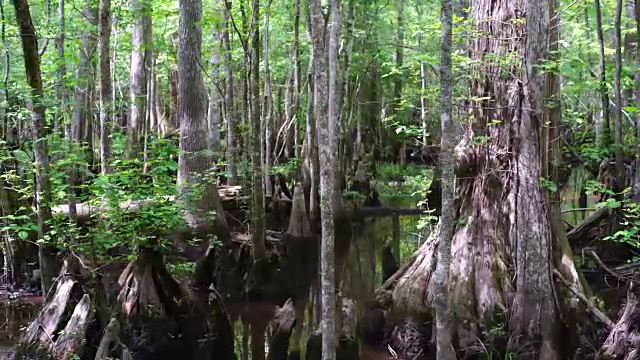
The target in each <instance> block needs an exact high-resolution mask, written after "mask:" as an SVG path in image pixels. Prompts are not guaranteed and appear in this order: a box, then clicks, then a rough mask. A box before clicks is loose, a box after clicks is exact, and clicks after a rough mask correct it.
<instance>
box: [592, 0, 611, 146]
mask: <svg viewBox="0 0 640 360" xmlns="http://www.w3.org/2000/svg"><path fill="white" fill-rule="evenodd" d="M594 5H595V12H596V34H597V36H598V54H599V56H598V59H599V61H598V81H599V86H598V87H599V89H598V92H599V93H600V106H601V109H600V111H602V116H601V117H597V118H596V119H598V120H599V121H597V122H596V134H598V133H600V134H601V135H600V139H599V140H600V141H599V142H598V145H599V146H601V147H606V146H608V145H609V144H610V143H611V126H610V124H609V123H610V118H611V116H610V115H609V90H608V89H607V74H606V64H605V55H604V33H603V30H602V11H601V9H600V0H594ZM598 130H599V131H598Z"/></svg>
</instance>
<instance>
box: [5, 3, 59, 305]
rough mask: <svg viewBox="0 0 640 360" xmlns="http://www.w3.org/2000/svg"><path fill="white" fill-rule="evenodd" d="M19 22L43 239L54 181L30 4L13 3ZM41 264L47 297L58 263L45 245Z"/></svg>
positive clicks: (49, 214)
mask: <svg viewBox="0 0 640 360" xmlns="http://www.w3.org/2000/svg"><path fill="white" fill-rule="evenodd" d="M14 7H15V14H16V21H17V23H18V28H19V30H20V39H21V40H22V51H23V53H24V66H25V70H26V74H27V82H28V84H29V87H30V88H31V94H30V95H31V96H30V98H29V101H28V108H29V112H30V115H31V123H32V127H33V130H32V139H33V154H34V159H35V163H36V168H37V169H38V172H37V173H36V208H37V211H38V237H39V238H40V239H44V236H45V234H47V232H48V221H49V219H51V207H50V206H51V181H50V179H49V153H48V150H47V140H46V137H47V135H48V132H49V130H48V128H47V126H46V124H45V104H44V102H43V101H42V100H43V91H42V77H41V72H40V55H39V54H38V41H37V37H36V31H35V28H34V27H33V22H32V20H31V13H30V12H29V3H28V2H27V0H16V1H14ZM38 257H39V260H40V269H41V279H42V292H43V293H44V294H46V292H47V291H48V290H49V288H50V286H51V280H52V279H53V277H54V276H55V261H54V259H53V256H52V249H51V248H50V246H48V245H46V244H41V245H40V246H39V248H38Z"/></svg>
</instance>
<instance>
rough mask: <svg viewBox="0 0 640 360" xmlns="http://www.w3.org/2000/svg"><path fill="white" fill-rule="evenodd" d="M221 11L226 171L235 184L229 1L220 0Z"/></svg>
mask: <svg viewBox="0 0 640 360" xmlns="http://www.w3.org/2000/svg"><path fill="white" fill-rule="evenodd" d="M222 6H223V7H224V8H223V13H222V51H223V53H224V80H225V86H226V94H225V101H224V106H225V107H224V109H225V112H224V113H225V119H226V123H227V172H228V173H229V177H228V179H227V184H229V185H235V184H236V179H237V178H238V167H237V165H236V163H237V159H238V150H237V149H236V146H237V144H236V143H237V140H236V137H237V135H236V134H237V126H236V122H237V115H236V111H235V109H236V107H235V106H234V103H233V101H234V96H233V94H234V92H233V63H232V61H231V44H230V41H229V21H230V15H229V9H228V6H231V4H230V3H227V0H222Z"/></svg>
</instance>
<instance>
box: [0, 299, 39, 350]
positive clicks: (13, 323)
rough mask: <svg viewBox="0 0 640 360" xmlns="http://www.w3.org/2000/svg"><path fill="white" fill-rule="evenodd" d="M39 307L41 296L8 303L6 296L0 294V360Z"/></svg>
mask: <svg viewBox="0 0 640 360" xmlns="http://www.w3.org/2000/svg"><path fill="white" fill-rule="evenodd" d="M41 305H42V297H41V296H38V297H24V298H20V299H18V300H11V301H9V300H8V299H7V298H6V294H0V359H2V358H4V356H5V355H7V353H8V352H9V351H10V350H11V349H12V348H13V345H14V344H15V342H16V341H17V340H18V336H19V335H20V328H22V327H24V326H26V325H27V324H28V323H29V320H31V319H32V318H33V317H34V316H35V315H36V314H37V312H38V309H39V308H40V306H41Z"/></svg>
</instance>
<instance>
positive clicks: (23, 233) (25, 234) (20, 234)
mask: <svg viewBox="0 0 640 360" xmlns="http://www.w3.org/2000/svg"><path fill="white" fill-rule="evenodd" d="M18 237H19V238H20V239H22V240H27V238H28V237H29V233H28V232H26V231H24V230H20V231H18Z"/></svg>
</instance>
